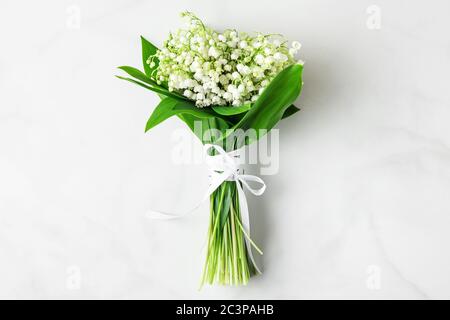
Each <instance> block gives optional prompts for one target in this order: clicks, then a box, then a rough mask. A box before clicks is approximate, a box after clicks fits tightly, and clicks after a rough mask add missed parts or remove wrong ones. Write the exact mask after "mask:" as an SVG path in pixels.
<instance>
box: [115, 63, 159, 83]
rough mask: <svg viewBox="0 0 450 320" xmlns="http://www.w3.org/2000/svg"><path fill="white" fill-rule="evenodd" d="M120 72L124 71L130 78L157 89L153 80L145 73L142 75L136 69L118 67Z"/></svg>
mask: <svg viewBox="0 0 450 320" xmlns="http://www.w3.org/2000/svg"><path fill="white" fill-rule="evenodd" d="M118 68H119V69H120V70H123V71H125V72H126V73H128V74H129V75H130V76H132V77H133V78H136V79H138V80H140V81H142V82H145V83H147V84H150V85H152V86H155V87H159V85H158V84H157V83H156V81H155V80H153V79H151V78H150V77H148V76H147V75H146V74H145V73H143V72H142V71H141V70H138V69H136V68H133V67H128V66H121V67H118Z"/></svg>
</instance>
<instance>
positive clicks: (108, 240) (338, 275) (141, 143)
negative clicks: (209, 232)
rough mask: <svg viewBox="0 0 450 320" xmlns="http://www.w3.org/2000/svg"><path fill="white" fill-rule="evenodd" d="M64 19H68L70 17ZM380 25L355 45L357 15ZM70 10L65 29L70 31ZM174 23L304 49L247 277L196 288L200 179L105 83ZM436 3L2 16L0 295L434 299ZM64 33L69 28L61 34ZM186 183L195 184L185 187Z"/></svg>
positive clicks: (136, 8)
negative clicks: (258, 266)
mask: <svg viewBox="0 0 450 320" xmlns="http://www.w3.org/2000/svg"><path fill="white" fill-rule="evenodd" d="M73 5H74V6H75V7H72V6H73ZM370 5H376V6H378V8H379V9H380V10H381V25H380V29H375V30H372V29H369V28H368V27H367V19H368V18H370V14H367V12H366V10H367V8H368V7H369V6H370ZM77 9H80V13H81V15H80V17H81V20H80V25H79V26H80V28H79V29H78V28H76V21H74V20H70V19H71V17H73V14H74V12H75V13H76V10H77ZM185 9H189V10H191V11H194V12H196V13H197V14H198V15H199V16H201V17H203V18H204V19H205V20H207V21H208V22H209V23H210V24H211V25H212V26H214V27H217V28H225V27H233V26H234V27H236V28H238V29H243V30H247V31H253V30H259V31H263V32H279V33H283V34H285V35H286V36H287V37H288V38H290V39H293V40H294V39H295V40H299V41H301V42H302V43H303V49H302V57H303V59H304V60H306V67H305V75H304V76H305V79H304V81H305V87H304V91H303V95H302V97H301V98H300V99H299V101H298V105H301V106H302V107H303V109H302V111H301V112H300V113H299V114H298V115H297V116H295V117H292V118H291V119H289V120H286V121H285V122H283V123H282V125H281V127H280V129H281V149H280V152H281V155H280V172H279V174H277V175H275V176H271V177H268V178H267V179H266V180H267V183H268V190H267V193H266V194H264V196H263V197H262V198H259V199H254V198H252V199H250V205H251V208H252V211H253V215H254V216H253V221H254V226H255V230H256V232H255V238H256V239H255V240H256V241H257V242H259V243H260V244H261V245H262V246H263V248H264V251H265V255H264V257H263V259H262V260H261V262H262V264H263V266H264V275H263V276H261V277H258V278H255V279H254V280H253V281H252V282H251V284H250V285H249V286H248V287H244V288H227V287H213V288H211V287H206V288H204V289H203V290H201V291H198V290H197V285H198V279H199V276H200V272H201V268H202V263H203V245H204V242H205V236H206V228H207V210H208V208H207V205H206V204H205V205H204V206H202V208H201V210H200V212H199V213H198V214H196V215H193V216H192V217H191V218H189V219H185V220H179V221H170V222H155V221H148V220H146V219H145V217H144V215H143V213H144V212H145V209H146V208H149V207H153V208H160V209H169V210H170V209H177V210H179V209H182V208H184V207H187V206H189V205H191V204H192V201H194V199H198V198H199V197H200V196H201V195H202V193H203V190H204V188H205V186H206V185H207V178H206V177H205V175H204V174H205V169H204V168H203V167H202V166H200V165H191V166H188V165H186V166H175V165H174V164H173V163H171V152H172V147H173V144H172V143H171V141H170V135H171V133H172V132H173V131H174V130H175V129H178V128H181V127H182V126H183V125H182V124H181V123H180V122H178V121H177V120H176V119H171V120H169V121H167V122H166V123H164V124H162V125H161V126H159V127H158V128H156V129H155V130H153V132H151V133H149V134H144V133H143V127H144V124H145V121H146V118H147V117H148V116H149V114H150V112H151V110H152V108H153V106H154V105H155V103H156V101H157V99H156V97H155V96H153V95H152V94H151V93H148V92H146V91H144V90H141V89H140V88H137V87H133V86H131V85H127V84H126V83H123V82H120V81H119V80H117V79H115V78H114V77H113V75H114V74H115V73H116V70H115V67H116V66H119V65H123V64H128V65H134V66H139V65H140V48H139V35H140V34H143V35H145V36H146V37H148V38H149V39H150V40H152V41H154V42H156V43H160V42H161V41H162V40H163V38H164V37H165V36H166V34H167V32H168V31H169V30H173V29H175V28H177V27H178V26H179V25H180V24H181V21H180V20H179V19H178V12H180V11H183V10H185ZM449 9H450V4H449V2H448V1H445V0H441V1H438V0H436V1H432V2H429V1H428V2H427V1H400V0H396V1H387V0H385V1H381V0H379V1H357V0H345V1H331V0H329V1H327V0H319V1H318V0H291V1H287V0H278V1H266V0H259V1H245V2H244V1H238V0H232V1H226V0H222V1H206V0H205V1H198V0H197V1H192V0H190V1H187V0H186V1H174V0H167V1H163V2H161V1H125V0H123V1H118V0H115V1H106V0H97V1H87V0H85V1H81V0H78V1H77V0H75V1H56V0H53V1H50V0H45V1H39V2H38V1H23V0H22V1H2V2H1V4H0V30H1V35H2V36H1V39H2V40H1V50H0V92H1V94H0V297H1V298H45V299H48V298H63V299H69V298H121V299H122V298H127V299H128V298H137V299H147V298H192V299H197V298H206V299H209V298H225V299H227V298H237V299H245V298H257V299H259V298H269V299H270V298H275V299H278V298H289V299H290V298H302V299H303V298H304V299H312V298H340V299H347V298H361V299H370V298H374V299H382V298H387V299H401V298H406V299H425V298H432V299H442V298H450V232H449V230H450V149H449V148H450V127H449V120H450V90H448V84H449V80H448V73H449V71H450V41H449V39H448V36H447V33H448V29H449V28H450V22H449V20H448V12H449ZM74 27H75V28H74ZM199 177H200V178H199Z"/></svg>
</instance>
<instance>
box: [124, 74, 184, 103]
mask: <svg viewBox="0 0 450 320" xmlns="http://www.w3.org/2000/svg"><path fill="white" fill-rule="evenodd" d="M116 77H117V78H119V79H121V80H125V81H129V82H131V83H134V84H137V85H138V86H141V87H143V88H145V89H147V90H150V91H153V92H156V93H159V94H162V95H164V96H167V97H171V98H173V99H176V100H179V101H185V102H189V101H187V100H186V99H185V98H182V97H180V96H179V95H178V94H175V93H173V92H170V91H169V90H167V89H164V88H161V87H154V86H149V85H146V84H145V83H142V82H140V81H137V80H134V79H131V78H126V77H121V76H116Z"/></svg>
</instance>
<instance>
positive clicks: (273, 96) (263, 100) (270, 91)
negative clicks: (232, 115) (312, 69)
mask: <svg viewBox="0 0 450 320" xmlns="http://www.w3.org/2000/svg"><path fill="white" fill-rule="evenodd" d="M302 71H303V66H301V65H299V64H294V65H291V66H289V67H287V68H286V69H284V70H283V71H281V72H280V73H279V74H278V75H277V76H276V77H275V78H274V79H273V80H272V82H271V83H270V84H269V85H268V86H267V88H266V89H265V90H264V91H263V93H262V94H261V96H260V97H259V98H258V100H257V101H256V102H255V103H254V104H253V106H252V108H251V109H250V110H249V111H248V112H247V113H246V114H245V116H244V117H243V118H242V119H241V120H240V121H239V122H238V124H236V125H235V126H234V127H233V129H235V130H237V129H242V130H244V132H245V131H246V130H249V129H254V130H255V133H256V135H253V136H248V137H247V138H246V139H245V141H241V142H240V143H243V144H250V143H252V142H254V140H255V139H256V140H257V139H259V138H260V137H261V135H262V134H265V133H266V132H267V131H269V130H270V129H272V128H273V127H274V126H275V125H276V124H277V123H278V121H280V120H281V118H282V117H283V114H284V113H285V112H286V110H287V109H288V108H289V106H290V105H291V104H292V103H293V102H294V101H295V100H296V99H297V97H298V96H299V94H300V92H301V88H302ZM261 129H265V130H267V131H266V132H261V131H260V130H261ZM224 138H227V137H224ZM237 147H240V145H238V146H237Z"/></svg>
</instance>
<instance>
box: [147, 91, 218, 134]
mask: <svg viewBox="0 0 450 320" xmlns="http://www.w3.org/2000/svg"><path fill="white" fill-rule="evenodd" d="M184 114H188V115H192V116H194V117H195V118H198V119H204V118H211V117H214V116H215V115H214V114H213V113H212V112H211V111H209V110H206V109H201V108H197V107H196V106H195V105H194V104H193V103H191V102H188V101H180V100H177V99H173V98H171V97H167V98H165V99H163V100H161V102H160V103H159V104H158V105H157V106H156V108H155V110H153V113H152V115H151V116H150V118H149V119H148V121H147V125H146V127H145V132H147V131H148V130H150V129H152V128H153V127H155V126H156V125H158V124H160V123H161V122H163V121H164V120H166V119H168V118H170V117H172V116H174V115H184Z"/></svg>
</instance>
